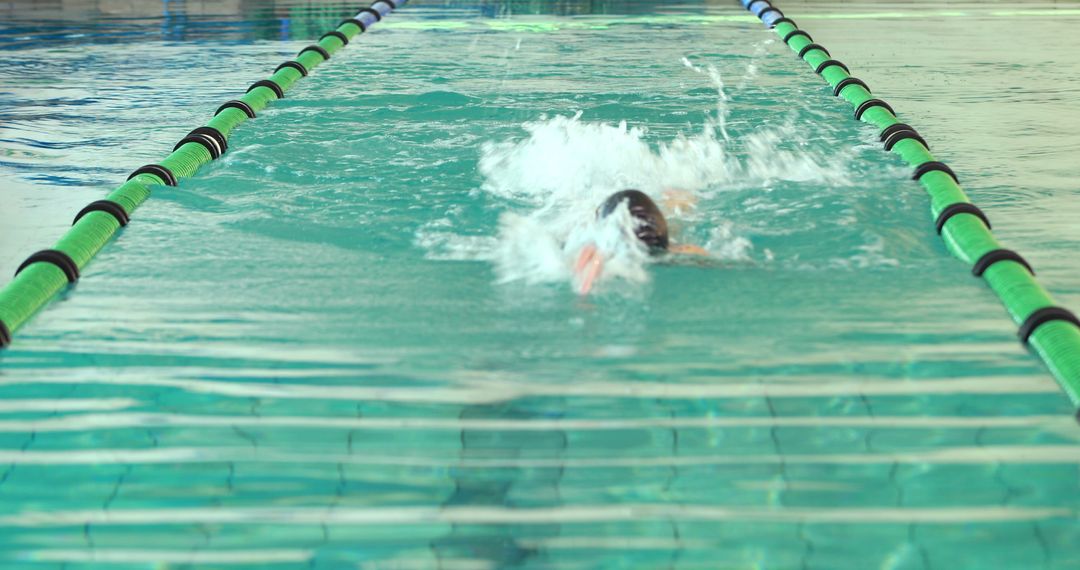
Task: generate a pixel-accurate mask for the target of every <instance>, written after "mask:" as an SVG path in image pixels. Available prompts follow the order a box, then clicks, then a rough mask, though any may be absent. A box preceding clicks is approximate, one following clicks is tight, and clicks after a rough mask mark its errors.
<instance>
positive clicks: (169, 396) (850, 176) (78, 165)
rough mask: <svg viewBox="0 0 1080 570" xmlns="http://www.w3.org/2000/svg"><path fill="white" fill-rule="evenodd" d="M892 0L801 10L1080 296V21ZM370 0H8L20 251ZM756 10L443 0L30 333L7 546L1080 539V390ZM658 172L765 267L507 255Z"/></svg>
mask: <svg viewBox="0 0 1080 570" xmlns="http://www.w3.org/2000/svg"><path fill="white" fill-rule="evenodd" d="M857 7H858V11H859V13H860V14H861V15H860V18H859V19H858V20H857V23H853V22H852V21H850V20H843V19H837V18H835V17H834V16H835V15H836V14H839V13H843V12H845V11H850V10H852V9H853V8H852V5H851V4H849V3H843V4H820V3H802V4H792V5H791V6H790V8H789V11H791V12H793V14H792V16H793V18H795V19H796V20H799V21H800V23H803V24H804V25H805V26H806V27H807V28H808V29H810V30H811V32H812V33H813V34H814V36H815V38H816V39H817V40H819V41H820V42H822V43H823V44H825V45H827V46H828V47H829V48H830V49H831V50H832V52H833V53H834V54H835V55H836V56H837V57H838V58H840V59H843V60H844V61H845V63H847V64H848V65H850V66H851V67H852V68H853V70H858V71H857V73H858V74H859V76H860V77H862V78H863V79H865V80H867V81H868V83H870V84H871V86H872V87H873V88H874V89H875V93H881V94H882V96H883V97H885V98H886V99H888V100H889V101H890V103H892V104H893V105H894V106H895V107H896V108H897V109H898V111H900V112H901V113H902V114H903V115H904V117H905V118H909V121H910V122H911V123H912V124H914V125H916V126H917V127H918V128H919V130H920V132H923V133H924V134H926V135H927V137H928V138H929V139H930V142H931V144H932V145H934V149H935V152H936V153H939V155H940V156H943V157H944V158H945V159H946V160H948V161H949V162H950V164H953V165H954V167H955V168H956V170H957V171H958V172H959V173H961V175H962V180H963V181H964V182H965V185H966V188H967V189H968V191H969V192H970V193H971V194H972V196H973V197H974V198H975V200H976V202H979V203H980V204H983V205H985V206H986V208H987V210H988V211H989V212H990V215H991V217H992V218H993V219H994V222H995V230H999V231H1000V234H1001V235H1002V236H1004V238H1005V241H1006V242H1007V243H1009V244H1010V245H1011V246H1013V247H1016V248H1017V249H1018V250H1020V251H1022V252H1024V253H1025V255H1030V257H1032V258H1033V259H1034V261H1035V262H1036V266H1037V267H1038V268H1039V270H1040V278H1042V279H1045V280H1046V282H1047V284H1048V285H1049V286H1050V288H1051V289H1052V290H1053V291H1054V292H1055V293H1056V294H1058V295H1059V296H1060V297H1061V298H1062V300H1063V301H1064V303H1065V304H1066V305H1069V304H1072V305H1077V304H1078V303H1077V302H1076V301H1078V300H1080V296H1078V295H1080V278H1078V272H1077V267H1078V266H1077V265H1076V261H1075V259H1074V256H1069V255H1068V252H1070V251H1073V250H1074V249H1075V246H1076V245H1077V243H1078V242H1080V234H1078V233H1077V232H1078V229H1077V227H1078V226H1076V225H1075V223H1073V222H1074V218H1075V214H1076V213H1077V211H1076V204H1077V201H1076V200H1075V195H1076V188H1075V181H1074V178H1073V173H1072V172H1071V170H1070V168H1069V164H1071V163H1070V162H1069V160H1068V158H1069V157H1071V154H1070V153H1073V151H1075V150H1076V144H1077V142H1076V140H1075V137H1071V138H1070V136H1069V133H1072V132H1075V131H1077V130H1078V129H1077V127H1080V125H1077V124H1075V121H1076V120H1077V117H1078V116H1080V115H1077V114H1075V113H1070V112H1069V110H1070V109H1071V107H1070V105H1071V102H1072V101H1073V100H1076V99H1077V98H1076V97H1073V95H1076V93H1075V91H1077V89H1078V87H1077V86H1078V84H1077V83H1076V80H1075V76H1076V74H1069V73H1067V69H1072V68H1075V66H1076V65H1077V64H1076V63H1075V62H1074V61H1072V58H1070V56H1071V54H1072V52H1074V51H1075V50H1074V49H1072V47H1073V46H1071V44H1070V42H1071V40H1070V39H1069V38H1071V37H1072V36H1070V35H1069V34H1068V33H1067V32H1068V30H1069V29H1071V28H1070V26H1072V25H1073V24H1075V20H1076V19H1077V16H1076V15H1072V14H1071V13H1069V12H1068V11H1067V10H1066V11H1064V12H1062V13H1061V14H1059V15H1057V16H1055V17H1050V16H1048V15H1046V11H1047V10H1054V9H1056V8H1055V7H1054V5H1050V4H1047V5H1039V6H1031V7H1028V8H1026V9H1025V10H1023V11H1021V12H1015V13H1014V12H1009V9H1010V8H1012V7H1011V6H1009V5H1007V4H992V5H986V6H984V5H981V4H970V5H967V4H965V5H952V4H951V5H950V6H949V7H948V10H944V11H947V12H950V13H953V14H961V13H962V16H955V15H954V16H948V15H942V13H943V10H942V8H941V7H940V6H937V5H932V6H930V5H925V4H902V5H883V6H875V5H866V4H859V5H858V6H857ZM352 8H355V6H353V5H351V4H350V5H345V4H342V3H336V2H329V3H320V2H280V3H271V2H251V1H241V2H205V3H196V2H176V1H169V2H162V3H135V4H134V5H132V3H129V2H116V3H114V2H109V1H105V0H101V1H96V2H70V1H65V2H63V3H48V2H39V3H32V4H31V3H14V4H10V3H9V4H4V5H3V6H0V15H2V16H0V21H2V22H3V23H2V24H0V47H2V49H4V50H5V51H7V52H8V53H9V54H10V55H12V56H13V57H11V58H10V63H11V65H8V66H4V67H0V84H2V85H3V88H2V89H0V120H2V124H0V179H2V182H3V186H4V192H3V193H2V195H0V224H3V229H2V230H0V282H3V281H5V280H6V279H8V277H4V276H6V275H10V273H11V270H12V269H13V268H14V267H15V266H16V265H17V262H18V261H19V260H20V259H21V258H22V257H23V256H25V255H26V253H28V252H29V251H33V250H34V249H36V248H40V247H44V246H45V245H47V243H48V242H49V241H50V240H51V239H52V238H53V237H54V236H56V235H59V234H60V233H61V232H62V231H63V230H64V229H65V228H66V226H67V225H68V224H69V223H70V219H71V216H72V215H73V214H74V212H76V211H78V209H79V208H80V207H81V206H82V205H84V204H85V203H87V202H89V201H90V200H93V199H99V198H100V197H101V195H102V194H103V193H104V192H106V191H107V190H108V189H109V188H112V187H114V186H115V185H116V184H118V183H119V181H121V180H122V179H123V177H124V176H126V173H127V172H129V171H130V170H131V169H133V168H134V167H136V166H138V165H140V164H144V163H150V162H155V161H156V160H158V159H160V156H161V154H162V153H163V152H165V151H167V150H168V149H169V148H171V147H172V144H173V143H174V142H175V141H176V140H178V139H179V138H180V137H181V136H183V134H184V133H186V132H187V131H189V130H190V129H191V128H192V126H194V125H197V124H201V123H202V122H203V121H205V119H206V118H207V117H208V116H209V114H210V113H212V111H213V109H214V108H216V106H217V105H218V104H219V103H220V102H221V101H224V100H227V99H230V98H234V97H236V96H237V95H238V94H239V93H241V92H242V90H243V87H244V86H246V85H248V84H250V82H251V81H253V80H255V79H258V78H260V77H263V76H264V75H265V74H266V73H267V72H268V71H269V70H271V69H273V68H274V66H276V65H277V64H278V63H279V62H280V61H282V60H283V59H286V58H288V57H291V56H292V55H293V54H295V53H296V51H297V49H299V47H301V46H302V45H304V43H306V42H308V41H310V39H311V38H313V37H317V35H318V34H320V33H321V32H322V31H323V30H324V29H326V28H328V27H329V26H331V25H333V24H334V23H336V22H337V21H338V19H339V18H340V17H341V16H342V15H343V14H344V13H346V12H348V11H349V9H352ZM140 10H141V11H144V12H142V13H140V12H139V11H140ZM935 10H936V12H935ZM800 12H802V13H803V14H802V15H803V16H805V20H806V21H805V22H803V20H802V16H801V15H800V14H799V13H800ZM540 13H542V14H548V15H546V16H542V17H541V16H530V15H528V14H540ZM931 13H932V14H934V15H933V16H932V17H928V16H927V15H928V14H931ZM560 14H565V15H574V14H582V15H584V14H593V16H589V17H585V16H582V17H574V18H564V17H561V16H558V15H560ZM701 14H704V15H705V16H707V17H705V18H702V17H697V16H699V15H701ZM1009 14H1011V15H1009ZM488 16H495V17H488ZM740 18H744V11H743V10H742V8H741V7H740V6H738V5H737V3H734V2H732V3H727V2H718V3H702V2H692V3H683V4H680V5H677V6H674V7H672V6H668V5H666V4H659V3H652V2H644V1H637V2H473V3H466V2H449V3H447V2H427V3H417V5H413V4H412V3H411V4H410V6H409V8H408V9H403V10H401V11H400V12H398V13H396V14H394V16H393V17H392V19H388V20H387V21H386V22H384V23H383V24H385V26H384V27H381V28H379V29H378V30H373V31H372V32H371V33H369V34H366V35H365V36H364V37H363V38H361V39H360V40H358V41H357V42H355V45H350V46H349V48H348V49H346V50H343V51H342V52H340V55H335V58H334V61H333V62H331V64H330V65H326V66H324V67H321V68H320V69H319V70H318V72H317V73H314V74H312V76H311V77H309V78H308V79H306V80H305V81H304V82H302V83H301V84H300V85H298V87H297V88H296V89H295V90H294V91H292V92H290V94H289V97H288V98H287V99H285V100H282V101H278V102H276V103H275V104H274V105H273V106H272V107H271V108H269V109H267V111H266V112H265V113H263V114H261V115H260V118H259V119H258V120H256V121H252V122H250V123H247V124H245V125H244V126H243V127H242V128H241V129H238V130H237V131H236V133H235V134H234V137H233V139H232V140H231V147H230V151H229V153H227V154H226V155H225V156H224V157H223V158H222V159H221V160H219V161H217V162H216V163H214V164H212V165H208V166H207V167H205V168H204V169H203V170H202V171H201V172H200V174H199V176H198V177H196V178H194V179H191V180H188V181H185V182H184V183H183V184H181V185H180V186H179V187H176V188H168V189H165V188H162V189H158V190H156V191H155V194H154V196H153V198H152V199H151V200H150V201H148V202H147V203H146V205H144V206H143V207H142V208H140V210H139V211H138V212H136V214H135V216H134V220H133V223H132V224H131V225H129V226H128V227H127V228H125V229H124V231H123V232H122V235H121V236H120V237H119V239H117V240H116V241H114V242H113V243H112V244H110V245H109V246H108V247H107V248H106V249H105V250H104V251H103V252H102V254H101V256H100V257H99V258H98V259H97V260H96V261H95V262H94V263H93V264H91V265H90V266H88V267H87V268H86V272H85V277H84V279H83V280H82V281H81V282H80V283H79V285H78V286H77V287H75V288H73V289H72V290H71V291H70V292H69V293H68V294H67V295H65V297H64V299H62V300H61V301H59V302H57V303H54V304H53V305H52V306H50V308H49V309H47V310H45V311H43V312H42V313H41V314H40V315H38V316H37V317H36V318H35V319H34V321H33V322H32V323H31V324H30V325H29V326H27V327H26V328H25V329H24V330H22V331H20V336H19V339H18V342H17V344H16V345H15V346H14V347H12V350H9V351H6V352H4V353H2V354H0V498H2V499H3V500H2V501H0V546H2V548H0V566H3V567H5V568H6V567H13V568H14V567H18V568H49V569H58V568H84V567H92V568H114V567H115V568H121V567H132V566H133V565H147V566H148V565H158V566H161V565H169V566H175V567H215V568H216V567H225V566H228V567H248V568H267V567H279V568H295V567H299V566H307V567H311V568H334V569H337V568H356V567H360V568H370V569H385V568H441V569H445V570H452V569H483V568H596V567H603V568H608V567H619V566H624V567H649V568H716V567H736V568H749V567H753V568H810V569H816V568H821V569H846V568H851V569H859V570H861V569H864V568H897V569H901V568H902V569H927V570H929V569H933V568H975V567H979V568H1025V569H1026V568H1072V567H1074V566H1075V558H1076V552H1077V547H1076V544H1077V543H1078V541H1077V538H1078V531H1080V527H1078V525H1077V523H1076V509H1077V500H1076V499H1075V497H1076V496H1077V492H1076V491H1077V479H1076V473H1077V466H1078V465H1080V445H1078V442H1077V439H1078V438H1077V433H1078V432H1077V431H1076V426H1075V422H1074V420H1073V419H1072V418H1071V417H1070V406H1069V404H1068V403H1067V402H1065V401H1064V399H1063V397H1062V396H1061V394H1060V391H1059V390H1058V389H1057V387H1056V386H1055V385H1054V383H1053V381H1052V379H1051V378H1050V377H1049V375H1048V374H1047V373H1046V372H1045V371H1044V370H1043V369H1042V368H1041V365H1040V364H1039V363H1038V361H1037V359H1035V358H1034V357H1032V356H1031V355H1029V354H1027V353H1025V352H1024V351H1023V350H1022V349H1021V348H1020V347H1019V346H1018V345H1017V343H1016V340H1015V336H1014V334H1013V330H1012V327H1011V325H1010V323H1009V322H1008V319H1007V318H1006V317H1005V315H1004V312H1003V311H1002V309H1001V307H1000V305H999V304H998V303H997V301H996V299H995V298H994V297H993V296H992V295H991V294H990V293H989V292H987V291H985V290H984V289H983V287H982V285H981V284H980V283H979V282H978V281H976V280H973V279H972V278H971V277H970V276H969V275H967V273H966V270H965V269H964V268H963V267H961V266H960V265H959V264H957V263H956V262H954V261H953V260H951V259H950V258H949V257H947V255H946V254H945V253H944V251H943V248H942V247H941V245H940V244H939V243H938V241H937V237H936V236H935V235H933V231H932V228H930V222H929V220H928V219H927V216H928V214H927V204H926V198H925V196H924V194H923V193H922V190H921V189H920V188H919V187H918V186H917V185H915V184H913V183H912V182H910V181H909V180H908V179H907V177H908V170H907V169H906V168H901V167H900V165H898V164H897V163H895V162H894V160H893V159H892V158H891V157H889V156H888V155H885V154H884V153H882V152H881V151H880V148H879V145H878V144H877V143H876V142H874V141H875V136H874V133H872V132H869V131H868V130H867V129H865V128H863V127H860V126H859V125H857V124H854V123H853V122H852V121H850V118H849V117H850V109H849V108H848V107H846V106H845V105H843V104H841V103H840V102H838V101H836V100H835V99H834V98H832V97H831V96H830V91H829V90H828V88H827V87H825V86H823V84H822V83H821V82H820V80H819V78H817V77H815V76H814V75H813V74H812V73H809V72H808V70H807V69H806V68H805V66H803V65H800V64H799V63H798V62H797V61H795V60H794V58H793V57H792V56H791V54H790V53H788V51H787V50H785V49H784V47H783V46H782V45H780V44H779V43H778V42H777V41H776V40H775V38H773V37H772V36H771V35H770V34H769V33H768V32H767V31H764V30H761V29H760V26H759V24H758V23H756V22H754V21H750V20H747V19H740ZM900 21H902V22H903V25H898V23H897V22H900ZM881 38H900V39H899V40H898V41H902V44H903V49H900V48H899V47H897V45H896V44H895V43H889V42H882V41H881ZM927 38H931V39H932V41H930V40H928V39H927ZM256 40H258V41H256ZM641 46H647V49H643V48H642V47H641ZM1024 46H1028V47H1024ZM135 48H137V51H136V50H135ZM1068 66H1072V67H1068ZM720 78H722V86H723V88H722V91H718V88H719V87H720V86H721V80H720ZM1003 109H1007V111H1003ZM579 112H580V116H578V118H577V119H573V120H571V119H570V117H574V116H576V115H578V113H579ZM622 121H625V122H626V124H627V125H628V126H627V128H626V129H620V128H619V127H618V125H620V123H621V122H622ZM148 125H151V126H148ZM634 129H636V130H634ZM133 133H135V134H133ZM540 143H543V144H540ZM872 143H873V144H872ZM530 145H531V146H530ZM530 149H531V151H530ZM1003 149H1010V150H1009V152H1005V151H1004V150H1003ZM665 157H668V158H670V159H671V160H669V161H666V162H665ZM718 157H722V159H723V160H724V161H729V162H725V163H724V164H717V162H718V160H714V159H717V158H718ZM502 159H506V160H502ZM620 160H622V162H620ZM612 165H614V166H612ZM618 176H627V177H630V178H633V177H637V178H635V179H634V181H635V183H648V182H650V181H655V182H656V184H661V183H669V179H670V180H676V179H677V180H678V181H679V183H680V184H684V185H690V186H693V189H694V190H696V191H700V192H701V195H702V198H701V206H700V209H699V210H698V212H697V213H696V214H695V215H694V216H689V217H687V218H686V219H685V220H683V221H682V223H683V225H682V227H681V228H680V231H682V232H684V233H685V235H688V236H689V237H691V238H693V240H694V241H696V242H697V243H708V242H709V241H710V240H714V242H713V243H716V244H723V243H727V241H734V240H744V242H745V243H748V244H750V245H749V246H747V249H744V250H743V251H744V252H745V257H746V258H749V259H748V260H744V261H743V262H742V263H741V264H733V265H723V266H722V267H717V266H715V265H706V266H678V265H664V264H656V265H650V266H648V267H647V268H646V270H645V271H646V273H647V274H648V279H647V281H645V282H642V283H631V284H628V286H627V287H625V288H621V289H618V290H611V291H598V294H597V295H595V296H593V297H592V298H590V299H588V300H587V301H581V300H578V299H576V298H575V297H574V295H573V294H572V293H571V292H570V291H569V290H568V288H567V287H565V286H563V285H562V284H544V283H521V282H516V281H515V282H510V283H503V282H500V278H499V277H500V276H499V275H498V273H497V268H496V267H495V266H494V265H493V264H492V263H491V260H490V259H488V258H485V257H484V256H482V255H477V251H479V248H481V247H482V246H483V245H484V244H489V245H490V243H491V242H492V240H494V239H497V237H498V236H499V235H500V221H499V220H500V216H501V215H503V214H506V213H513V214H516V215H519V216H529V215H531V212H533V211H535V210H536V209H537V207H538V206H537V204H538V203H540V204H543V200H544V199H546V198H545V197H550V195H553V194H556V193H558V192H559V191H565V192H567V196H566V198H567V200H572V199H573V197H574V196H579V195H580V194H587V192H588V190H589V189H590V188H593V187H597V188H599V187H601V186H602V185H603V184H607V183H610V179H611V178H615V177H618ZM583 178H595V179H596V181H595V184H592V185H589V184H579V183H580V182H581V181H582V179H583ZM642 178H644V179H645V180H644V181H642V180H641V179H642ZM661 178H663V179H664V180H663V181H661V180H659V179H661ZM537 189H539V190H542V192H539V193H536V192H533V191H536V190H537ZM530 192H533V194H532V195H530ZM538 196H539V197H540V198H541V200H539V202H538V201H537V200H535V199H534V198H537V197H538ZM594 201H595V199H593V198H592V197H590V198H589V199H588V200H585V202H588V203H589V204H590V206H589V207H590V208H591V207H592V206H591V204H592V202H594ZM717 228H721V229H720V230H718V229H717ZM714 232H719V233H714ZM529 237H530V236H529V235H526V236H525V240H526V241H525V242H524V243H526V245H528V243H529V242H528V238H529ZM725 240H727V241H725ZM744 242H740V243H744ZM454 248H456V249H454ZM451 250H452V251H451ZM521 251H524V252H525V254H526V255H527V252H528V248H527V247H526V248H522V249H521ZM766 252H769V253H768V254H766Z"/></svg>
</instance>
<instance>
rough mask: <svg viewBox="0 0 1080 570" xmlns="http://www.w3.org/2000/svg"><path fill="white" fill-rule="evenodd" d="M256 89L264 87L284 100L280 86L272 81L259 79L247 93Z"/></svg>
mask: <svg viewBox="0 0 1080 570" xmlns="http://www.w3.org/2000/svg"><path fill="white" fill-rule="evenodd" d="M309 47H310V46H309ZM304 49H307V48H304ZM319 49H322V48H319ZM300 53H304V52H300ZM256 87H266V88H267V89H269V90H271V91H273V92H274V95H277V98H278V99H284V98H285V92H284V91H282V90H281V86H280V85H278V84H277V83H274V82H273V81H270V80H269V79H260V80H258V81H256V82H255V83H252V84H251V87H248V89H247V92H248V93H251V91H252V90H253V89H255V88H256Z"/></svg>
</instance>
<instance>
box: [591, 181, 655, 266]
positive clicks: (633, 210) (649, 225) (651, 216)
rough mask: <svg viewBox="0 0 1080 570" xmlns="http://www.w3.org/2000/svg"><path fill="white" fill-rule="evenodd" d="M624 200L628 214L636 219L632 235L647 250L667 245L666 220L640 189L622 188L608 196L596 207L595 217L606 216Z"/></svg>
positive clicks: (653, 250) (651, 250)
mask: <svg viewBox="0 0 1080 570" xmlns="http://www.w3.org/2000/svg"><path fill="white" fill-rule="evenodd" d="M624 201H626V202H627V204H626V205H627V207H628V208H630V215H631V216H633V217H634V219H635V220H636V221H637V227H636V228H634V235H636V236H637V238H638V239H639V240H641V241H642V242H644V243H645V245H647V246H649V251H650V252H653V253H656V252H659V251H663V250H666V249H667V247H668V232H667V220H665V219H664V214H663V213H661V212H660V208H658V207H657V206H656V203H655V202H653V201H652V199H651V198H649V196H648V195H646V194H645V193H644V192H642V191H641V190H622V191H619V192H616V193H614V194H612V195H611V196H608V198H607V200H604V203H603V204H600V207H599V208H597V209H596V217H597V218H606V217H607V216H608V215H609V214H611V213H612V212H614V211H615V208H618V207H619V204H622V203H623V202H624Z"/></svg>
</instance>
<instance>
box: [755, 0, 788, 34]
mask: <svg viewBox="0 0 1080 570" xmlns="http://www.w3.org/2000/svg"><path fill="white" fill-rule="evenodd" d="M769 12H776V13H777V14H780V16H783V15H784V13H783V12H781V11H780V10H779V9H777V8H774V7H772V6H769V7H768V8H765V9H764V10H762V11H761V12H758V15H757V17H758V18H761V20H762V21H764V20H765V14H768V13H769ZM775 27H776V22H773V24H772V25H771V26H769V29H770V30H771V29H773V28H775Z"/></svg>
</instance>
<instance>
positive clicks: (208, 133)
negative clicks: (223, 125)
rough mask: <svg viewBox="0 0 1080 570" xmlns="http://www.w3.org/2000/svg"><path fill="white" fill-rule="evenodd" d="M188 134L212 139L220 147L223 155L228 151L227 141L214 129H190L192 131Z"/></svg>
mask: <svg viewBox="0 0 1080 570" xmlns="http://www.w3.org/2000/svg"><path fill="white" fill-rule="evenodd" d="M188 134H189V135H206V136H208V137H210V138H212V139H214V142H216V143H217V144H218V146H220V147H221V154H225V151H227V150H229V140H228V139H226V138H225V135H223V134H221V131H219V130H217V129H215V128H214V127H199V128H197V129H192V131H191V132H190V133H188Z"/></svg>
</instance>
